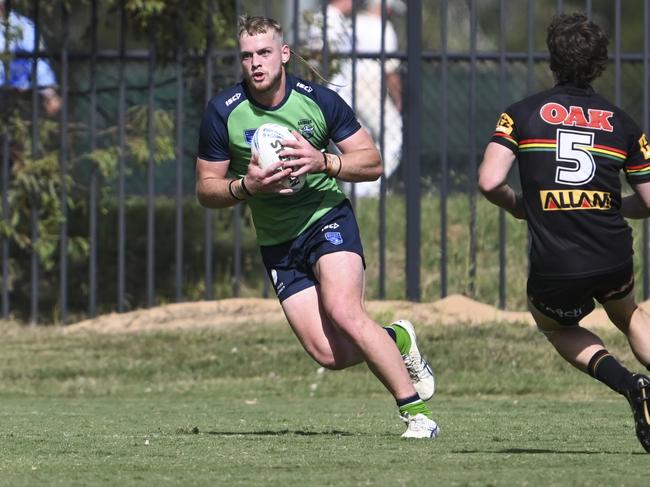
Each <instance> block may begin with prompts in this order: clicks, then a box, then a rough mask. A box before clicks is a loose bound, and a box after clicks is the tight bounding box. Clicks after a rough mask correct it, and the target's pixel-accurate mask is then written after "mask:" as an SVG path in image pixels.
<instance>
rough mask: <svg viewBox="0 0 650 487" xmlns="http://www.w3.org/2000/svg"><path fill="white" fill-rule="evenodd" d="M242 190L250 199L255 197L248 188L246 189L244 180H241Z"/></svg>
mask: <svg viewBox="0 0 650 487" xmlns="http://www.w3.org/2000/svg"><path fill="white" fill-rule="evenodd" d="M241 189H243V190H244V193H246V194H247V195H248V196H249V197H250V196H253V193H251V192H250V191H248V188H247V187H246V184H245V183H244V178H241Z"/></svg>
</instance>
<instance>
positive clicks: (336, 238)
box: [325, 232, 343, 245]
mask: <svg viewBox="0 0 650 487" xmlns="http://www.w3.org/2000/svg"><path fill="white" fill-rule="evenodd" d="M325 238H326V239H327V241H328V242H330V243H331V244H334V245H341V244H342V243H343V237H342V236H341V232H325Z"/></svg>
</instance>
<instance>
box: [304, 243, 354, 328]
mask: <svg viewBox="0 0 650 487" xmlns="http://www.w3.org/2000/svg"><path fill="white" fill-rule="evenodd" d="M313 270H314V275H315V276H316V279H318V281H319V282H320V293H321V298H322V304H323V307H324V309H325V312H326V313H327V315H328V316H329V317H330V318H331V319H333V320H334V322H336V323H344V322H346V321H348V320H349V319H353V320H356V319H359V317H361V316H363V317H365V316H367V314H366V310H365V305H364V302H363V299H364V287H365V270H364V268H363V261H362V259H361V256H359V255H358V254H355V253H354V252H334V253H331V254H325V255H323V256H321V257H320V258H319V259H318V261H317V262H316V263H315V264H314V267H313Z"/></svg>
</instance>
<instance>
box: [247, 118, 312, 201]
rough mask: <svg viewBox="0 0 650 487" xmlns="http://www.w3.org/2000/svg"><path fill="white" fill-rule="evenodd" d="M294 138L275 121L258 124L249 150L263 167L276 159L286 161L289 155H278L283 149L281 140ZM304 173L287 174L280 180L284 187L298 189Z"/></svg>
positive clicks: (303, 178) (302, 183) (301, 185)
mask: <svg viewBox="0 0 650 487" xmlns="http://www.w3.org/2000/svg"><path fill="white" fill-rule="evenodd" d="M287 139H291V140H296V138H295V137H294V135H293V134H292V133H291V131H290V130H289V129H288V128H287V127H285V126H283V125H279V124H277V123H265V124H263V125H260V126H259V127H258V128H257V130H256V131H255V133H254V134H253V139H252V140H251V151H252V153H253V155H257V161H258V163H259V165H260V167H262V168H265V167H268V166H270V165H271V164H273V163H274V162H278V161H288V160H290V158H289V157H280V155H279V154H280V152H282V151H283V150H284V145H282V141H283V140H287ZM306 176H307V175H306V174H302V175H300V176H297V177H296V176H289V177H287V178H285V179H283V180H282V181H281V184H282V185H283V186H284V187H285V188H289V189H292V190H293V191H294V192H295V191H300V189H301V188H302V187H303V186H304V184H305V180H306V179H307V178H306Z"/></svg>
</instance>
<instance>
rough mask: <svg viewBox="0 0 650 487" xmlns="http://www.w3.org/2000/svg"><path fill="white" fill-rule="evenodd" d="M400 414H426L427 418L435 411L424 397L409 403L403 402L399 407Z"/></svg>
mask: <svg viewBox="0 0 650 487" xmlns="http://www.w3.org/2000/svg"><path fill="white" fill-rule="evenodd" d="M399 412H400V414H404V413H406V414H408V415H409V416H415V415H416V414H424V415H425V416H426V417H427V418H432V417H433V413H432V412H431V409H429V406H427V405H426V403H425V402H424V401H423V400H422V399H417V400H415V401H413V402H409V403H408V404H403V405H401V406H400V407H399Z"/></svg>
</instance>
